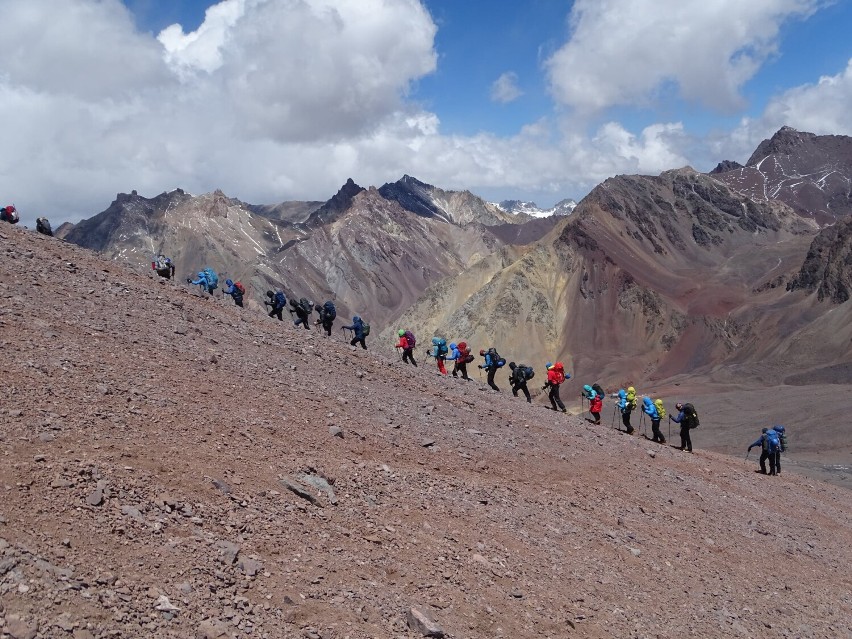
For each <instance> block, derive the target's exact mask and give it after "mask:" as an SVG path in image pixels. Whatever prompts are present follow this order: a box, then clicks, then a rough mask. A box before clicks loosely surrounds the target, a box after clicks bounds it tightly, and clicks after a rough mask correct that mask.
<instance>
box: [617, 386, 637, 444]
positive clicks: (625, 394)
mask: <svg viewBox="0 0 852 639" xmlns="http://www.w3.org/2000/svg"><path fill="white" fill-rule="evenodd" d="M616 406H617V407H618V410H619V411H621V423H622V424H624V428H625V429H627V434H628V435H632V434H633V433H634V432H635V430H636V429H635V428H633V426H632V424H631V423H630V414H631V413H632V412H633V411H634V410H635V409H636V389H635V388H633V387H632V386H630V387H629V388H628V389H627V390H626V391H625V390H624V389H623V388H622V389H621V390H619V391H618V404H617V405H616Z"/></svg>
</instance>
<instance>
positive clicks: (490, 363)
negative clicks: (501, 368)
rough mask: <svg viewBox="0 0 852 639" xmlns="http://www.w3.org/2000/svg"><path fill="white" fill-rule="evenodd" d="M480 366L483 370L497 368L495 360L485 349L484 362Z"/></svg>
mask: <svg viewBox="0 0 852 639" xmlns="http://www.w3.org/2000/svg"><path fill="white" fill-rule="evenodd" d="M482 368H483V369H485V370H489V369H491V368H497V362H495V361H494V359H493V358H492V357H491V353H489V352H488V351H485V364H483V365H482Z"/></svg>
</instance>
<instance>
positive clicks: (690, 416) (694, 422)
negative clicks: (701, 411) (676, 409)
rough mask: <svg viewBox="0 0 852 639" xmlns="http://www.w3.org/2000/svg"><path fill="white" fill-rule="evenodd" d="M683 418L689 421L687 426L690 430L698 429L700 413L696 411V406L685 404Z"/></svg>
mask: <svg viewBox="0 0 852 639" xmlns="http://www.w3.org/2000/svg"><path fill="white" fill-rule="evenodd" d="M683 416H684V417H685V418H686V419H687V420H689V423H688V424H687V426H689V428H698V424H699V422H698V412H697V411H696V410H695V406H693V405H692V404H689V403H687V404H684V405H683Z"/></svg>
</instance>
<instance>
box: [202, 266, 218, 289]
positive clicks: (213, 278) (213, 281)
mask: <svg viewBox="0 0 852 639" xmlns="http://www.w3.org/2000/svg"><path fill="white" fill-rule="evenodd" d="M201 272H202V273H204V276H205V277H206V278H207V288H208V289H209V290H210V291H211V292H212V291H213V289H216V288H219V276H218V275H216V271H214V270H213V269H212V268H210V267H209V266H208V267H206V268H205V269H204V270H203V271H201Z"/></svg>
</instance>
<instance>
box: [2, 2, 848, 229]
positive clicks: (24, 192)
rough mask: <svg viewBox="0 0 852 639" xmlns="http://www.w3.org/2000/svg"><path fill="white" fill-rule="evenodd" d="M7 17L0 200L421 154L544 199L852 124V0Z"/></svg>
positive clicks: (454, 170) (79, 195)
mask: <svg viewBox="0 0 852 639" xmlns="http://www.w3.org/2000/svg"><path fill="white" fill-rule="evenodd" d="M0 18H1V19H0V37H2V38H3V42H4V53H5V55H4V57H3V58H2V59H0V116H2V117H3V121H4V122H6V123H7V126H6V127H5V128H3V129H0V143H2V144H3V148H4V149H11V150H12V152H11V153H8V152H7V154H6V158H5V159H2V160H0V198H6V199H8V200H10V201H15V203H16V204H17V205H18V208H19V210H21V212H22V214H23V217H24V219H25V220H27V219H28V217H32V218H34V217H35V216H36V215H39V214H47V215H48V216H50V217H53V218H56V219H58V220H61V219H77V218H79V217H83V216H86V217H87V216H89V215H92V214H93V213H96V212H98V211H100V210H102V209H104V208H106V206H107V205H108V204H109V202H110V201H111V199H112V198H113V197H114V195H115V193H116V192H120V191H123V192H127V191H130V190H132V189H137V190H138V191H139V192H140V193H142V194H144V195H148V196H153V195H155V194H157V193H159V192H162V191H164V190H169V189H172V188H175V187H182V188H184V189H186V190H189V191H190V192H205V191H210V190H213V189H215V188H221V189H223V190H224V191H225V192H226V193H228V194H229V195H232V196H234V197H238V198H240V199H243V200H245V201H249V202H256V203H268V202H278V201H282V200H291V199H315V200H324V199H327V198H328V197H330V196H331V195H332V194H333V193H334V192H335V191H336V190H337V188H338V187H339V186H340V185H341V184H343V182H345V181H346V179H347V178H349V177H352V178H353V179H354V180H355V181H356V182H358V183H360V184H362V185H364V186H368V185H371V184H372V185H377V186H378V185H381V184H382V183H384V182H387V181H393V180H396V179H398V178H399V177H400V176H401V175H403V174H404V173H408V174H410V175H414V176H416V177H418V178H420V179H422V180H424V181H427V182H431V183H433V184H436V185H438V186H441V187H443V188H446V189H469V190H471V191H473V192H474V193H477V194H479V195H482V196H483V197H486V198H487V199H490V200H500V199H510V198H511V199H515V198H518V199H530V200H535V201H536V202H537V203H538V204H539V205H542V206H549V205H552V204H553V203H554V202H556V201H558V200H560V199H562V198H565V197H573V198H576V199H579V198H581V197H582V196H584V195H585V194H586V193H587V192H588V191H589V190H590V189H591V188H593V187H594V186H595V185H596V184H598V183H599V182H600V181H602V180H604V179H606V178H607V177H609V176H611V175H615V174H619V173H648V174H656V173H659V172H660V171H663V170H666V169H670V168H678V167H680V166H683V165H686V164H690V165H692V166H694V167H695V168H697V169H699V170H705V171H706V170H710V169H711V168H712V167H713V166H715V164H716V163H717V162H719V161H720V160H723V159H735V160H738V161H741V162H742V161H745V160H746V159H747V158H748V156H749V155H750V154H751V152H752V151H753V150H754V148H755V147H756V146H757V144H758V143H759V142H760V141H761V140H762V139H763V138H765V137H768V136H770V135H772V133H773V132H774V131H776V130H777V129H778V128H780V127H781V126H783V125H789V126H793V127H795V128H798V129H800V130H805V131H812V132H815V133H820V134H827V133H833V134H845V135H850V134H852V114H850V111H852V110H850V109H849V105H850V104H852V65H850V61H852V38H850V37H849V36H848V33H849V32H850V31H852V2H850V1H849V0H843V1H837V2H831V1H827V0H754V1H749V2H743V1H742V0H712V1H707V0H576V1H575V2H559V1H557V0H529V1H527V2H517V1H515V2H512V1H509V0H491V1H488V2H486V1H479V0H466V1H457V0H456V1H453V0H222V1H221V2H218V3H215V2H204V1H201V0H124V2H122V1H121V0H56V2H54V3H51V6H50V7H48V6H47V4H46V3H32V2H24V1H23V0H0ZM10 122H13V123H14V124H15V126H9V125H8V123H10Z"/></svg>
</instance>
